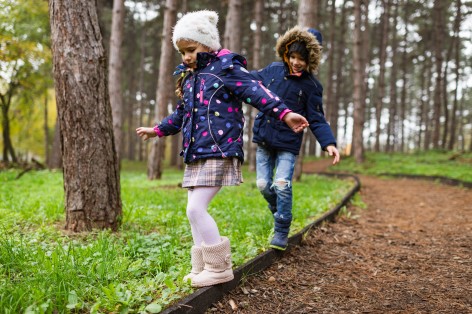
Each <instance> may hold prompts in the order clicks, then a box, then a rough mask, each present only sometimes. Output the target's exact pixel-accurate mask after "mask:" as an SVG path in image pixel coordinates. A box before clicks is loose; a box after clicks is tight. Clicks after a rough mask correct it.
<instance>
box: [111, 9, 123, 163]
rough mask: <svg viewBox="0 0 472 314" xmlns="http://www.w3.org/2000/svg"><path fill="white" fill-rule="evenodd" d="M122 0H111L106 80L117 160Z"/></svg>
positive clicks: (120, 118) (120, 140) (120, 127)
mask: <svg viewBox="0 0 472 314" xmlns="http://www.w3.org/2000/svg"><path fill="white" fill-rule="evenodd" d="M124 13H125V5H124V0H114V1H113V17H112V26H111V36H110V63H109V66H108V71H109V72H108V82H109V85H108V87H109V91H110V103H111V108H112V115H113V134H114V136H115V147H116V153H117V155H118V160H121V157H122V154H123V152H122V144H123V96H122V92H121V68H122V64H123V59H122V54H121V50H122V49H121V45H122V43H123V28H124V23H123V20H124V16H125V14H124Z"/></svg>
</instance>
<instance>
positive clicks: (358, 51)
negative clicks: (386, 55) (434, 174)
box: [352, 0, 367, 163]
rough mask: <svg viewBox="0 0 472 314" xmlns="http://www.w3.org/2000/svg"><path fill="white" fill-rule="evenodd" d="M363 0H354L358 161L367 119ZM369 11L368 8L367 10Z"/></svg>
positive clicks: (359, 160)
mask: <svg viewBox="0 0 472 314" xmlns="http://www.w3.org/2000/svg"><path fill="white" fill-rule="evenodd" d="M362 6H363V1H362V0H354V36H353V37H354V38H353V50H352V55H353V66H354V71H353V81H354V91H353V96H352V98H353V99H352V100H353V103H354V127H353V135H352V140H353V143H352V144H353V145H352V146H353V154H354V158H355V160H356V162H357V163H362V162H363V161H364V136H363V134H362V132H363V130H364V119H365V99H363V98H362V95H363V89H364V84H365V83H364V80H365V77H364V75H365V68H364V67H365V61H364V60H363V58H364V57H363V49H362V39H363V31H362V16H363V14H366V13H367V12H362V11H363V10H362ZM365 11H367V10H365Z"/></svg>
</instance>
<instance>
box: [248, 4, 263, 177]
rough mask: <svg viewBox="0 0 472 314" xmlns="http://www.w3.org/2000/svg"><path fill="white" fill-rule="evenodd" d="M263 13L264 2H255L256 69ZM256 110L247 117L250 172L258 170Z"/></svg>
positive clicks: (250, 110)
mask: <svg viewBox="0 0 472 314" xmlns="http://www.w3.org/2000/svg"><path fill="white" fill-rule="evenodd" d="M263 13H264V0H256V1H255V2H254V21H255V23H256V29H255V30H254V41H253V46H252V47H253V52H252V55H253V59H252V66H253V68H254V69H259V68H261V61H260V60H261V47H262V30H261V28H262V21H263ZM256 114H257V112H256V108H254V107H252V106H248V112H247V116H248V117H249V120H248V132H247V135H248V136H247V138H248V142H249V143H248V145H247V146H248V149H247V158H246V159H247V161H248V165H249V171H255V170H256V149H257V144H256V143H253V142H252V137H253V133H252V128H253V126H254V119H255V116H256Z"/></svg>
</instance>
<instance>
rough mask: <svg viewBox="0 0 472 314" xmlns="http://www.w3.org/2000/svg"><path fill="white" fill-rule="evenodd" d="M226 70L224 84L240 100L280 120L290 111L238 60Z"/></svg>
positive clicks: (234, 59)
mask: <svg viewBox="0 0 472 314" xmlns="http://www.w3.org/2000/svg"><path fill="white" fill-rule="evenodd" d="M224 70H225V75H223V77H222V78H223V83H224V84H225V86H226V88H227V89H228V90H230V91H231V92H232V93H233V94H234V95H235V96H236V97H237V98H238V99H239V100H241V101H244V102H245V103H247V104H249V105H251V106H253V107H255V108H257V109H258V110H259V111H262V112H263V113H264V114H267V115H269V116H272V117H274V118H277V119H279V120H280V119H282V118H283V115H284V114H285V113H286V112H287V111H290V110H289V109H288V107H287V106H286V105H285V104H284V103H283V101H282V100H281V99H280V98H279V97H278V96H277V95H276V94H274V93H273V92H271V91H270V90H269V89H267V88H266V87H265V86H264V85H263V84H262V82H261V81H259V80H257V79H255V77H253V76H252V75H250V73H249V72H248V71H247V70H246V68H245V67H244V66H243V64H242V63H240V62H239V61H238V60H237V59H236V58H233V62H232V64H230V65H229V66H228V67H227V68H226V69H224Z"/></svg>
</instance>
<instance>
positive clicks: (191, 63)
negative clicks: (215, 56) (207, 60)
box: [177, 39, 210, 69]
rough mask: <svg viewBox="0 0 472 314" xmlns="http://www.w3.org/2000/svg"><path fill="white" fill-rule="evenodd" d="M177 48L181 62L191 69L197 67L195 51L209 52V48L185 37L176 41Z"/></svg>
mask: <svg viewBox="0 0 472 314" xmlns="http://www.w3.org/2000/svg"><path fill="white" fill-rule="evenodd" d="M177 48H179V52H180V55H181V56H182V61H183V63H185V65H186V66H188V67H189V68H191V69H195V68H196V67H197V53H199V52H210V48H208V47H206V46H204V45H202V44H200V43H197V42H195V41H193V40H186V39H181V40H179V41H178V42H177Z"/></svg>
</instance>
